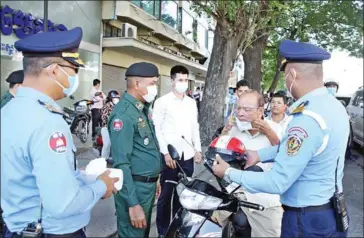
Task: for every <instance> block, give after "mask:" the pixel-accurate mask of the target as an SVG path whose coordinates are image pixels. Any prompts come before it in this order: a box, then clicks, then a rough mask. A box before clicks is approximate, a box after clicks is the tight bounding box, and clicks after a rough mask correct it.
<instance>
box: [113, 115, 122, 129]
mask: <svg viewBox="0 0 364 238" xmlns="http://www.w3.org/2000/svg"><path fill="white" fill-rule="evenodd" d="M123 126H124V123H123V121H122V120H120V119H119V118H115V119H114V120H113V122H112V128H113V129H114V131H120V130H121V129H123Z"/></svg>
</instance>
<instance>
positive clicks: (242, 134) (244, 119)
mask: <svg viewBox="0 0 364 238" xmlns="http://www.w3.org/2000/svg"><path fill="white" fill-rule="evenodd" d="M263 113H264V97H263V96H262V95H261V94H260V93H259V92H257V91H249V92H245V93H243V94H242V95H241V96H240V98H239V100H238V103H237V106H236V117H235V122H236V125H235V126H231V125H226V126H225V127H224V129H223V131H222V135H229V136H234V137H237V138H239V139H240V140H241V141H242V142H243V143H244V145H245V147H246V149H248V150H251V149H262V148H267V147H270V146H274V145H278V144H279V140H280V138H281V129H280V126H279V125H278V124H277V123H275V122H273V121H270V120H267V119H265V120H263V119H262V116H263ZM257 166H259V167H260V168H261V169H263V171H269V170H270V169H271V168H272V166H273V163H266V164H263V163H259V164H257ZM237 193H238V196H239V198H240V199H242V200H246V201H248V202H253V203H258V204H261V205H263V206H264V207H265V210H264V211H255V210H251V209H248V208H244V207H243V208H242V210H243V211H244V213H245V214H246V216H247V218H248V221H249V224H250V227H251V237H280V233H281V220H282V215H283V209H282V207H281V203H280V202H279V195H273V194H267V193H256V194H252V193H249V192H247V191H246V190H245V189H239V190H238V191H237ZM230 214H231V213H229V212H226V211H216V212H215V213H214V214H213V219H214V220H215V221H217V222H219V224H220V225H222V226H224V225H226V223H227V221H228V218H229V216H230ZM236 228H237V229H238V230H239V231H238V232H240V234H242V235H243V234H245V235H248V234H246V232H247V231H249V229H247V227H239V226H238V227H236ZM249 235H250V234H249Z"/></svg>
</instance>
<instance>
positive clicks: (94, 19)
mask: <svg viewBox="0 0 364 238" xmlns="http://www.w3.org/2000/svg"><path fill="white" fill-rule="evenodd" d="M101 7H102V3H101V2H99V1H49V2H48V19H49V20H48V30H50V31H51V30H64V29H72V28H74V27H77V26H79V27H82V29H83V38H82V42H81V46H80V50H79V52H80V57H81V58H82V59H83V60H84V62H85V64H86V68H85V69H84V70H80V71H79V76H80V86H79V89H78V90H77V91H76V93H75V95H74V96H75V98H76V100H79V99H81V98H85V97H89V94H90V90H91V87H92V80H93V79H95V78H99V77H100V73H101V72H100V67H101V54H100V52H101V46H100V42H101V38H100V32H101V10H100V9H101ZM43 9H44V2H43V1H1V85H0V86H1V95H3V94H4V93H5V92H6V90H7V89H8V84H7V83H6V82H5V79H6V78H7V77H8V76H9V74H10V73H11V72H13V71H15V70H19V69H22V68H23V65H22V57H18V56H19V53H17V52H16V50H15V48H14V43H15V41H16V40H18V39H20V38H24V37H26V36H28V35H30V34H36V33H37V32H38V31H40V30H43V29H44V27H43V25H42V19H43ZM65 16H66V17H65ZM67 16H70V17H67ZM76 16H77V17H76ZM59 103H60V104H61V105H62V106H71V105H72V101H71V100H70V99H63V100H60V101H59Z"/></svg>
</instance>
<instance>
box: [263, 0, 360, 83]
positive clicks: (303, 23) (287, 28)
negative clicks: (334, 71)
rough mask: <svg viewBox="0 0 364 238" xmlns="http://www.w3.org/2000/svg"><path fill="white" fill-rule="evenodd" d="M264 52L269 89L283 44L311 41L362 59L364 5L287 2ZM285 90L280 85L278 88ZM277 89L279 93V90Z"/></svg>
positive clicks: (265, 76)
mask: <svg viewBox="0 0 364 238" xmlns="http://www.w3.org/2000/svg"><path fill="white" fill-rule="evenodd" d="M280 11H281V14H280V16H281V17H279V18H277V19H276V22H274V24H275V28H274V30H273V31H272V32H271V33H270V36H269V43H268V46H267V48H266V50H265V52H264V60H263V68H262V72H263V74H264V75H263V86H264V88H266V89H267V88H268V87H269V85H270V82H271V81H272V80H273V77H274V75H275V72H276V69H277V56H278V55H277V54H278V46H279V43H280V42H281V40H283V39H291V40H297V41H308V42H311V43H314V44H317V45H319V46H321V47H323V48H325V49H327V50H329V51H333V50H334V49H341V50H346V51H348V52H349V53H350V55H351V56H355V57H363V29H364V25H363V14H364V13H363V3H362V2H358V1H345V0H343V1H338V0H329V1H309V0H304V1H284V2H283V4H282V5H281V6H280ZM280 87H283V81H282V80H281V81H280V85H278V88H280ZM278 88H277V89H278Z"/></svg>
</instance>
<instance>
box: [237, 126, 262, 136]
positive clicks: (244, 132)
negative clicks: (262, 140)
mask: <svg viewBox="0 0 364 238" xmlns="http://www.w3.org/2000/svg"><path fill="white" fill-rule="evenodd" d="M236 128H237V130H238V131H240V132H241V133H243V134H247V135H248V136H249V138H255V137H257V136H259V135H260V132H259V131H258V133H256V134H254V135H252V134H250V131H241V130H239V128H238V127H236Z"/></svg>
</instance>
